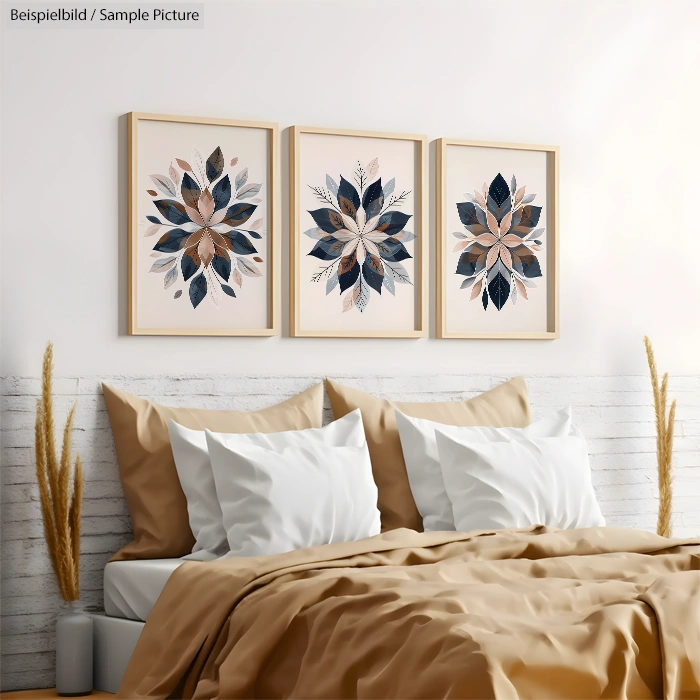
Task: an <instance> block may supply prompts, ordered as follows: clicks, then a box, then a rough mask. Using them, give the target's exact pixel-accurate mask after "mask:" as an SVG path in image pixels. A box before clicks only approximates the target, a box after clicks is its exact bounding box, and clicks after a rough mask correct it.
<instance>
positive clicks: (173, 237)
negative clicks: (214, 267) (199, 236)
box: [153, 228, 192, 253]
mask: <svg viewBox="0 0 700 700" xmlns="http://www.w3.org/2000/svg"><path fill="white" fill-rule="evenodd" d="M191 235H192V234H191V233H189V232H188V231H183V230H182V229H181V228H174V229H171V230H170V231H168V232H167V233H166V234H164V235H163V236H162V237H161V238H160V240H159V241H158V243H156V244H155V245H154V246H153V250H159V251H160V252H161V253H175V252H177V251H178V250H180V248H181V247H182V246H183V244H184V243H185V241H186V240H187V239H188V238H189V237H190V236H191Z"/></svg>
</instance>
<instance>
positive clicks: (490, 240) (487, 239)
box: [474, 233, 498, 248]
mask: <svg viewBox="0 0 700 700" xmlns="http://www.w3.org/2000/svg"><path fill="white" fill-rule="evenodd" d="M474 240H475V241H476V242H477V243H478V244H479V245H480V246H484V248H488V247H490V246H492V245H493V244H494V243H495V242H496V241H497V240H498V238H496V236H494V235H493V234H492V233H481V234H479V235H478V236H477V237H476V238H475V239H474Z"/></svg>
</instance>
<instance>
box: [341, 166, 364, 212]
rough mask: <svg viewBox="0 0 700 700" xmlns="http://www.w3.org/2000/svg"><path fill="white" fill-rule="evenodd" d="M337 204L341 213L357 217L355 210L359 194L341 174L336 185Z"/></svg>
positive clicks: (357, 205) (358, 202) (358, 205)
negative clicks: (338, 183)
mask: <svg viewBox="0 0 700 700" xmlns="http://www.w3.org/2000/svg"><path fill="white" fill-rule="evenodd" d="M338 206H339V207H340V211H342V212H343V214H346V215H347V216H349V217H351V218H353V219H355V218H356V217H357V210H358V209H359V207H360V195H359V194H357V190H356V189H355V186H354V185H353V184H352V183H351V182H348V181H347V180H346V179H345V178H344V177H343V176H342V175H341V176H340V185H339V186H338Z"/></svg>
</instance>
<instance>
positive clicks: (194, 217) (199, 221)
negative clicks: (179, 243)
mask: <svg viewBox="0 0 700 700" xmlns="http://www.w3.org/2000/svg"><path fill="white" fill-rule="evenodd" d="M185 212H186V213H187V216H189V217H190V219H191V220H192V221H194V223H195V224H197V226H206V224H205V223H204V221H203V220H202V217H201V216H200V215H199V212H198V211H197V210H196V209H193V208H192V207H188V206H187V205H186V204H185Z"/></svg>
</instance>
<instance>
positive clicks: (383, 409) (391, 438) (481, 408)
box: [326, 377, 531, 532]
mask: <svg viewBox="0 0 700 700" xmlns="http://www.w3.org/2000/svg"><path fill="white" fill-rule="evenodd" d="M326 391H327V392H328V396H329V397H330V400H331V407H332V408H333V416H334V417H335V418H336V419H337V418H342V417H343V416H344V415H345V414H346V413H350V411H354V410H355V409H356V408H359V409H360V412H361V413H362V421H363V423H364V426H365V435H366V437H367V446H368V447H369V454H370V457H371V459H372V471H373V473H374V481H375V482H376V484H377V489H378V490H379V511H380V513H381V514H382V532H383V531H385V530H394V529H396V528H399V527H409V528H411V529H413V530H418V531H419V532H422V531H423V521H422V519H421V517H420V513H419V512H418V509H417V508H416V503H415V501H414V500H413V495H412V494H411V487H410V486H409V483H408V475H407V473H406V463H405V462H404V459H403V452H402V451H401V440H400V439H399V429H398V427H397V425H396V415H395V414H394V410H395V409H397V408H398V409H399V410H400V411H401V412H402V413H405V414H406V415H407V416H412V417H413V418H426V419H428V420H432V421H436V422H437V423H444V424H445V425H459V426H465V427H467V426H472V425H488V426H492V427H494V428H505V427H512V428H524V427H525V426H526V425H529V424H530V422H531V419H530V405H529V403H528V401H527V386H526V384H525V380H524V379H523V378H522V377H516V378H515V379H511V380H510V381H508V382H505V383H504V384H501V385H500V386H497V387H496V388H495V389H491V391H487V392H485V393H483V394H481V395H479V396H477V397H475V398H473V399H469V400H468V401H443V402H427V403H419V402H413V401H411V402H405V401H389V400H387V399H379V398H377V397H376V396H371V395H370V394H365V393H364V392H363V391H358V390H357V389H351V388H350V387H347V386H343V385H342V384H338V382H334V381H333V380H331V379H326Z"/></svg>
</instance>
